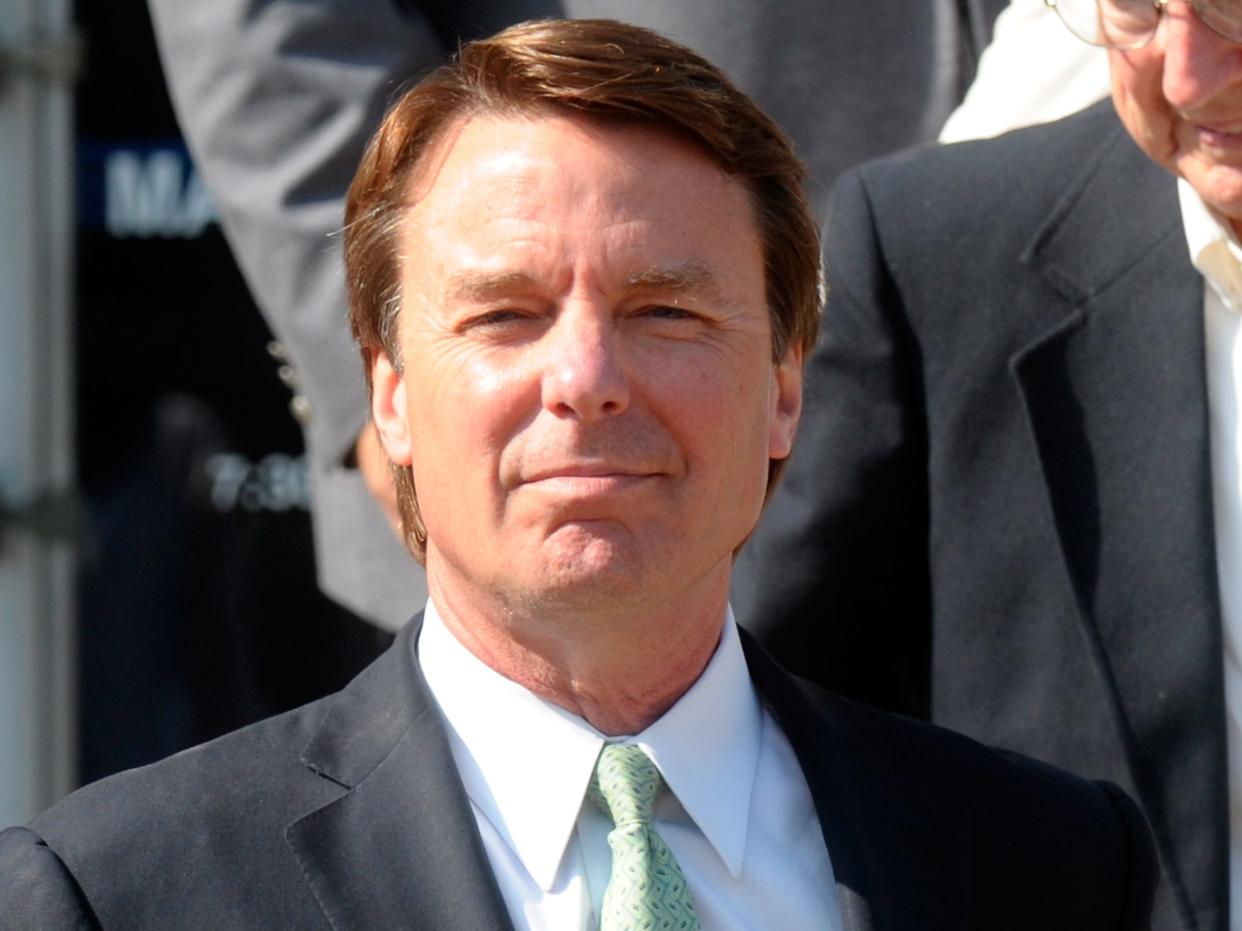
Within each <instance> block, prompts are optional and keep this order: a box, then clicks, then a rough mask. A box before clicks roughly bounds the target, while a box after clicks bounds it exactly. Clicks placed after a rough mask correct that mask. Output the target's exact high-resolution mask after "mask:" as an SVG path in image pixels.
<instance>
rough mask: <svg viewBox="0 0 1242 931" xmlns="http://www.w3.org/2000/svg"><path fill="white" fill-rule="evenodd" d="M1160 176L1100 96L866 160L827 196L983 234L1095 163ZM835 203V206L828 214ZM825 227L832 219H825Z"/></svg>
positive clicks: (892, 221)
mask: <svg viewBox="0 0 1242 931" xmlns="http://www.w3.org/2000/svg"><path fill="white" fill-rule="evenodd" d="M1113 162H1115V163H1116V164H1117V166H1118V169H1117V170H1119V171H1120V170H1124V171H1126V172H1130V171H1138V172H1141V173H1143V175H1144V178H1145V179H1146V178H1163V175H1162V174H1161V169H1159V168H1158V166H1156V165H1154V164H1152V163H1151V162H1150V160H1149V159H1147V158H1146V156H1144V155H1143V153H1142V152H1141V151H1140V150H1139V148H1138V147H1137V146H1136V145H1135V144H1134V142H1133V140H1131V139H1130V137H1129V135H1128V134H1127V133H1126V131H1125V129H1124V127H1123V126H1122V125H1121V122H1120V120H1118V119H1117V115H1116V112H1115V111H1114V110H1113V107H1112V103H1111V101H1107V100H1106V101H1102V102H1101V103H1099V104H1096V105H1095V106H1092V107H1088V108H1087V109H1086V110H1083V111H1081V112H1079V113H1076V114H1073V115H1071V116H1068V117H1065V118H1064V119H1061V120H1057V121H1055V122H1052V123H1045V124H1041V125H1037V126H1031V127H1027V128H1024V129H1018V130H1014V131H1012V132H1009V133H1005V134H1003V135H1001V136H997V137H995V138H992V139H980V140H971V141H967V142H959V143H953V144H951V145H927V146H921V147H918V148H915V149H908V150H905V151H903V152H898V153H896V154H893V155H889V156H885V157H883V158H880V159H876V160H873V161H870V162H867V163H865V164H863V165H861V166H859V167H857V168H855V169H853V170H851V171H849V172H847V173H845V174H844V175H843V176H842V177H841V178H840V179H839V181H838V182H837V187H836V192H835V195H834V203H837V202H841V201H844V202H845V203H846V204H847V205H852V204H853V199H854V197H856V196H859V195H861V196H862V197H863V198H864V199H865V200H866V201H868V202H869V203H870V204H871V205H872V207H873V210H874V213H875V215H876V222H877V224H878V225H881V226H883V227H886V228H887V227H888V226H894V225H904V224H911V225H914V226H927V227H929V228H930V227H939V228H947V227H950V226H952V225H953V224H954V223H955V221H956V220H957V219H959V218H960V220H961V221H962V222H963V223H966V224H969V225H970V227H971V228H973V229H974V230H976V231H980V232H982V233H983V234H984V235H987V236H995V235H996V234H997V233H998V232H1003V224H1001V223H999V222H998V220H1000V219H1002V218H1003V219H1004V220H1005V221H1006V222H1008V221H1009V220H1010V219H1011V218H1014V217H1020V216H1021V215H1022V214H1023V213H1024V212H1028V211H1030V212H1033V213H1034V214H1038V215H1041V216H1042V214H1044V213H1046V212H1047V210H1048V209H1049V208H1050V207H1052V206H1053V205H1054V204H1055V203H1056V202H1057V200H1058V199H1059V198H1061V197H1063V196H1064V195H1065V192H1066V191H1068V190H1072V189H1074V188H1076V187H1080V186H1081V185H1083V184H1084V183H1086V181H1087V179H1089V177H1090V176H1091V174H1092V173H1093V172H1095V171H1097V170H1098V169H1099V167H1100V166H1103V165H1107V164H1110V163H1113ZM835 213H836V211H834V216H835ZM828 232H829V234H831V232H832V225H831V222H830V223H829V226H828Z"/></svg>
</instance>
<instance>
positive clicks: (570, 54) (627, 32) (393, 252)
mask: <svg viewBox="0 0 1242 931" xmlns="http://www.w3.org/2000/svg"><path fill="white" fill-rule="evenodd" d="M539 112H552V113H560V114H575V113H577V114H583V115H588V116H590V117H592V118H595V119H605V120H617V121H629V122H640V123H644V124H647V125H654V126H657V127H663V128H666V129H668V130H669V132H672V133H675V134H677V135H680V136H682V137H685V138H689V139H692V140H694V141H695V142H696V143H697V144H699V145H700V146H701V147H702V148H703V149H704V151H706V153H707V154H708V155H709V156H710V157H711V158H712V159H713V160H714V161H715V162H716V163H717V164H718V165H719V166H720V167H721V168H722V169H723V170H724V171H725V172H727V173H728V174H730V175H732V176H733V177H735V178H736V179H737V180H738V181H740V182H741V183H742V184H744V185H745V186H746V188H747V189H748V190H749V192H750V195H751V200H752V202H753V204H754V208H755V218H756V223H757V225H758V228H759V233H760V236H761V238H762V240H763V253H764V271H765V288H766V294H767V302H768V313H769V315H770V318H771V321H772V352H773V358H774V360H776V361H779V360H780V359H782V358H783V357H784V355H785V352H786V350H787V349H789V348H790V347H791V346H802V347H805V348H807V349H809V348H810V347H811V346H812V345H813V344H814V342H815V336H816V333H817V331H818V327H819V314H820V305H821V288H820V265H819V240H818V236H817V235H816V230H815V223H814V221H813V220H812V218H811V214H810V211H809V209H808V207H807V203H806V198H805V195H804V193H803V182H804V179H805V170H804V168H803V166H802V163H801V162H800V161H799V160H798V158H797V157H796V156H795V155H794V153H793V149H792V147H791V145H790V143H789V140H788V139H787V138H786V137H785V135H784V133H782V132H781V130H780V129H779V128H778V127H777V126H776V124H775V123H773V122H772V120H771V119H769V118H768V116H767V115H766V114H764V113H763V111H761V110H760V109H759V108H758V107H757V106H756V105H755V104H754V102H753V101H751V99H750V98H749V97H747V96H746V95H745V94H743V93H742V92H741V91H739V90H738V89H737V88H735V87H734V86H733V85H732V84H731V83H730V82H729V80H728V78H726V77H725V76H724V74H723V73H722V72H721V71H720V70H719V69H718V68H716V67H715V66H713V65H712V64H710V63H709V62H707V61H706V60H704V59H703V58H701V57H700V56H699V55H697V54H695V53H694V52H692V51H690V50H689V49H688V48H686V47H684V46H682V45H678V44H677V43H676V42H672V41H670V40H668V39H665V38H664V37H662V36H660V35H658V34H656V33H654V32H651V31H650V30H647V29H642V28H640V27H638V26H630V25H627V24H624V23H619V22H613V21H611V20H590V19H580V20H542V21H536V22H528V23H521V24H519V25H516V26H512V27H510V28H508V29H506V30H504V31H503V32H500V33H498V34H496V35H495V36H492V37H491V38H489V39H480V40H478V41H475V42H470V43H468V44H467V45H465V46H463V47H462V49H461V50H460V52H459V53H458V54H457V55H456V56H455V57H454V59H453V60H452V61H451V62H450V63H448V64H446V65H444V66H443V67H441V68H439V69H437V70H436V71H434V72H433V73H432V74H430V75H429V76H427V77H426V78H425V79H423V80H422V81H420V82H418V84H416V85H415V86H414V87H412V88H411V89H410V90H408V91H406V92H405V93H404V94H403V95H402V96H401V97H400V98H399V99H398V100H397V101H396V103H395V104H394V105H393V106H392V108H391V109H390V110H389V111H388V114H387V116H386V117H385V118H384V121H383V123H382V124H381V125H380V128H379V130H378V132H376V134H375V136H374V137H373V138H372V139H371V142H370V144H369V145H368V146H367V150H366V153H365V154H364V155H363V158H362V164H361V165H360V166H359V168H358V172H357V174H356V175H355V176H354V181H353V184H352V185H350V188H349V196H348V199H347V201H346V207H345V231H344V246H345V269H346V282H347V287H348V291H349V320H350V326H351V328H352V329H353V334H354V338H355V339H356V340H357V341H358V344H359V346H360V347H361V349H362V354H363V359H364V362H365V364H366V366H367V378H368V382H369V380H370V362H371V359H372V358H373V357H374V354H375V353H376V352H377V351H381V350H382V351H384V352H386V353H387V354H388V356H389V357H390V358H391V359H392V360H393V364H394V365H396V366H397V367H398V368H400V366H401V365H402V361H401V358H400V354H399V347H398V339H397V314H398V310H399V308H400V304H401V287H400V281H401V274H400V267H399V261H398V234H399V231H400V227H401V222H402V220H403V218H404V216H405V211H406V209H407V208H408V207H409V206H410V202H409V189H410V186H411V183H412V179H413V178H414V176H415V173H416V171H417V169H418V168H419V166H420V165H421V164H422V162H423V160H424V159H425V157H426V156H427V154H428V153H429V152H430V151H431V150H432V149H433V148H434V147H435V145H436V144H437V143H438V142H439V141H440V139H442V138H443V136H444V134H445V133H446V131H447V130H448V129H449V128H450V127H452V126H454V125H457V124H459V123H460V122H461V121H463V120H465V119H468V118H469V117H471V116H475V115H478V114H489V115H499V116H506V115H513V116H519V115H530V114H534V113H539ZM780 467H781V463H780V461H778V460H773V462H772V465H771V468H770V469H769V481H768V487H769V490H770V489H771V487H772V485H773V484H774V482H775V480H776V478H777V475H778V474H779V471H780ZM394 477H395V479H396V484H397V503H398V506H399V508H400V511H401V517H402V521H403V525H404V529H405V537H406V541H407V544H408V545H409V547H410V549H411V551H412V552H413V553H414V555H415V556H416V557H417V558H420V559H421V558H422V556H423V553H424V550H425V547H426V540H427V536H426V530H425V528H424V527H423V524H422V520H421V518H420V517H419V514H418V500H417V497H416V495H415V489H414V476H413V472H412V470H411V469H410V468H409V467H401V468H394Z"/></svg>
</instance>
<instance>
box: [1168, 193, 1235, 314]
mask: <svg viewBox="0 0 1242 931" xmlns="http://www.w3.org/2000/svg"><path fill="white" fill-rule="evenodd" d="M1177 199H1178V203H1179V205H1180V206H1181V210H1182V226H1183V228H1184V229H1185V231H1186V245H1187V247H1188V248H1189V249H1190V261H1191V263H1192V264H1193V265H1194V267H1195V268H1196V269H1197V270H1198V271H1199V273H1200V274H1201V275H1203V277H1204V278H1205V279H1206V280H1207V282H1208V284H1209V285H1210V286H1211V287H1212V289H1213V290H1214V291H1215V292H1216V293H1217V294H1218V295H1219V296H1220V299H1221V300H1222V301H1223V302H1224V304H1225V306H1226V307H1228V308H1230V309H1232V310H1234V311H1239V310H1242V246H1240V245H1239V243H1238V240H1237V237H1236V236H1234V234H1233V231H1232V229H1231V228H1230V226H1229V224H1228V223H1226V222H1225V220H1224V219H1223V218H1222V217H1221V216H1220V215H1219V214H1218V213H1217V212H1216V211H1215V210H1213V209H1212V208H1211V207H1209V206H1208V205H1207V204H1206V203H1205V202H1204V200H1203V198H1202V197H1200V196H1199V194H1198V192H1197V191H1195V189H1194V188H1193V187H1191V186H1190V184H1189V183H1188V182H1187V181H1186V180H1185V179H1184V178H1178V179H1177Z"/></svg>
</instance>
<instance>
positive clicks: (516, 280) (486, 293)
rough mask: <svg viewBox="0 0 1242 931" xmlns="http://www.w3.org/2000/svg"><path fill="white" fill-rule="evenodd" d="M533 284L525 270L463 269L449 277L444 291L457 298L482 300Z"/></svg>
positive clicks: (526, 287)
mask: <svg viewBox="0 0 1242 931" xmlns="http://www.w3.org/2000/svg"><path fill="white" fill-rule="evenodd" d="M534 286H535V279H533V278H532V277H531V276H530V275H528V274H526V272H517V271H513V272H483V271H464V272H457V273H456V274H454V275H451V276H450V277H449V279H448V282H447V284H446V286H445V292H446V293H447V294H448V295H449V296H450V297H454V298H458V299H466V300H475V301H484V300H487V299H488V298H494V297H503V296H505V295H509V294H513V293H514V292H515V291H529V290H531V289H532V288H534Z"/></svg>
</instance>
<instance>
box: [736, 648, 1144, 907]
mask: <svg viewBox="0 0 1242 931" xmlns="http://www.w3.org/2000/svg"><path fill="white" fill-rule="evenodd" d="M748 656H749V654H748ZM753 668H754V666H753V665H752V669H753ZM782 677H783V681H782ZM763 679H764V681H763V682H762V683H761V684H760V691H761V693H762V694H764V695H765V697H766V698H768V699H769V700H770V704H769V707H770V709H771V710H772V711H773V712H774V714H775V715H776V717H777V720H778V722H779V723H780V724H781V726H782V728H783V729H784V731H785V733H786V736H787V737H788V738H789V740H790V742H791V744H792V745H793V747H794V749H795V752H796V753H797V754H798V756H799V760H800V762H801V763H802V766H803V770H804V773H805V774H806V776H807V781H808V785H810V787H811V790H812V794H813V795H816V796H817V799H824V798H825V792H827V796H828V797H827V798H826V799H825V802H826V805H827V806H828V808H829V809H831V808H832V807H833V806H834V805H835V798H834V797H833V794H834V793H836V794H838V795H839V794H841V793H843V792H844V793H845V794H848V796H849V797H850V799H851V802H850V807H851V811H850V814H849V815H848V818H847V820H848V819H854V820H856V821H858V822H859V824H858V829H857V832H856V834H855V835H854V836H856V837H859V838H864V839H865V841H866V842H868V843H871V842H874V843H876V844H877V845H879V846H880V847H881V848H883V849H880V850H879V853H880V854H883V855H885V856H888V855H889V854H891V850H890V849H888V848H891V846H892V845H894V844H902V845H904V844H913V845H916V846H919V847H929V848H937V849H939V850H941V852H942V853H941V855H942V856H943V857H945V858H947V859H948V860H951V861H955V862H958V863H967V864H969V867H968V869H967V870H965V871H964V875H969V876H970V877H971V887H972V890H973V891H972V892H971V894H970V898H971V905H972V908H973V909H974V910H975V912H976V914H979V915H987V916H1004V915H1006V914H1012V911H1011V909H1013V908H1014V907H1015V905H1021V903H1024V902H1025V903H1027V905H1028V906H1029V908H1028V909H1027V912H1026V913H1027V914H1029V915H1030V916H1033V918H1032V920H1035V919H1037V918H1038V917H1039V916H1045V915H1049V914H1050V913H1049V908H1050V906H1049V904H1047V903H1040V902H1037V901H1035V899H1036V898H1037V897H1038V895H1039V894H1040V892H1039V890H1041V889H1046V888H1057V889H1058V890H1059V893H1058V895H1060V896H1061V898H1060V899H1059V902H1060V903H1061V905H1060V906H1059V907H1062V908H1064V909H1065V910H1063V911H1062V912H1061V917H1063V918H1072V920H1073V922H1077V924H1075V925H1074V926H1076V927H1078V926H1081V927H1134V926H1136V925H1135V924H1133V923H1129V919H1130V918H1131V917H1133V918H1134V920H1135V921H1138V922H1139V924H1141V917H1142V915H1143V914H1144V913H1145V911H1144V910H1145V909H1147V908H1149V907H1150V892H1151V888H1152V884H1153V883H1154V879H1155V869H1156V867H1155V854H1154V850H1153V847H1152V843H1151V838H1150V834H1149V831H1148V828H1147V825H1146V823H1145V821H1144V820H1143V817H1142V815H1141V813H1140V812H1139V809H1138V807H1137V806H1136V805H1135V803H1134V802H1133V801H1131V800H1130V799H1129V798H1128V797H1127V796H1126V795H1125V793H1123V792H1122V791H1121V790H1120V789H1119V788H1117V787H1116V786H1113V785H1111V784H1108V783H1103V782H1096V781H1092V780H1090V779H1088V778H1084V777H1083V776H1081V775H1075V774H1072V773H1069V772H1066V771H1064V770H1062V769H1058V768H1057V767H1054V766H1051V765H1048V764H1046V763H1042V762H1039V761H1037V760H1034V759H1031V758H1029V757H1025V756H1022V755H1021V754H1017V753H1013V752H1010V751H1007V750H1003V749H998V748H994V747H988V746H985V745H983V744H981V743H979V742H977V741H975V740H973V739H971V738H969V737H966V736H964V735H962V734H959V733H956V732H953V731H949V730H946V729H944V728H942V727H939V726H937V725H934V724H930V723H927V722H925V721H919V720H915V719H912V718H907V717H903V716H901V715H897V714H893V713H890V712H887V711H883V710H880V709H877V708H873V707H870V706H867V705H863V704H860V703H857V702H854V701H851V700H849V699H845V698H841V697H839V696H837V695H834V694H832V693H829V692H827V691H825V690H824V689H822V688H820V687H819V686H817V685H815V684H813V683H811V682H807V681H805V680H802V679H799V678H797V677H796V676H793V675H792V674H789V673H783V671H781V672H780V673H777V674H776V675H775V676H773V675H772V674H771V673H770V672H769V673H767V674H764V675H763ZM837 811H838V812H840V809H839V808H838V809H837ZM834 817H836V818H839V817H841V815H840V814H839V813H838V814H836V815H834V814H833V813H832V811H831V810H828V811H827V813H825V808H824V807H821V820H823V819H829V820H831V819H832V818H834ZM834 830H838V828H836V827H834V826H831V825H825V831H826V835H831V834H832V832H833V831H834ZM828 840H829V848H830V849H833V846H834V845H833V843H832V839H831V836H829V837H828ZM885 845H888V847H887V848H886V847H885ZM903 856H904V855H903ZM1047 884H1051V885H1047ZM1069 903H1072V907H1069ZM1119 910H1120V911H1119ZM1053 911H1054V912H1055V909H1054V910H1053ZM1123 913H1124V915H1125V916H1127V921H1124V922H1123V921H1120V920H1119V916H1120V915H1122V914H1123ZM1024 920H1025V919H1024ZM1037 923H1038V922H1037V921H1036V924H1037ZM1016 926H1018V925H1015V927H1016ZM1021 926H1022V927H1027V926H1034V925H1032V923H1031V921H1027V923H1026V924H1023V925H1021Z"/></svg>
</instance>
